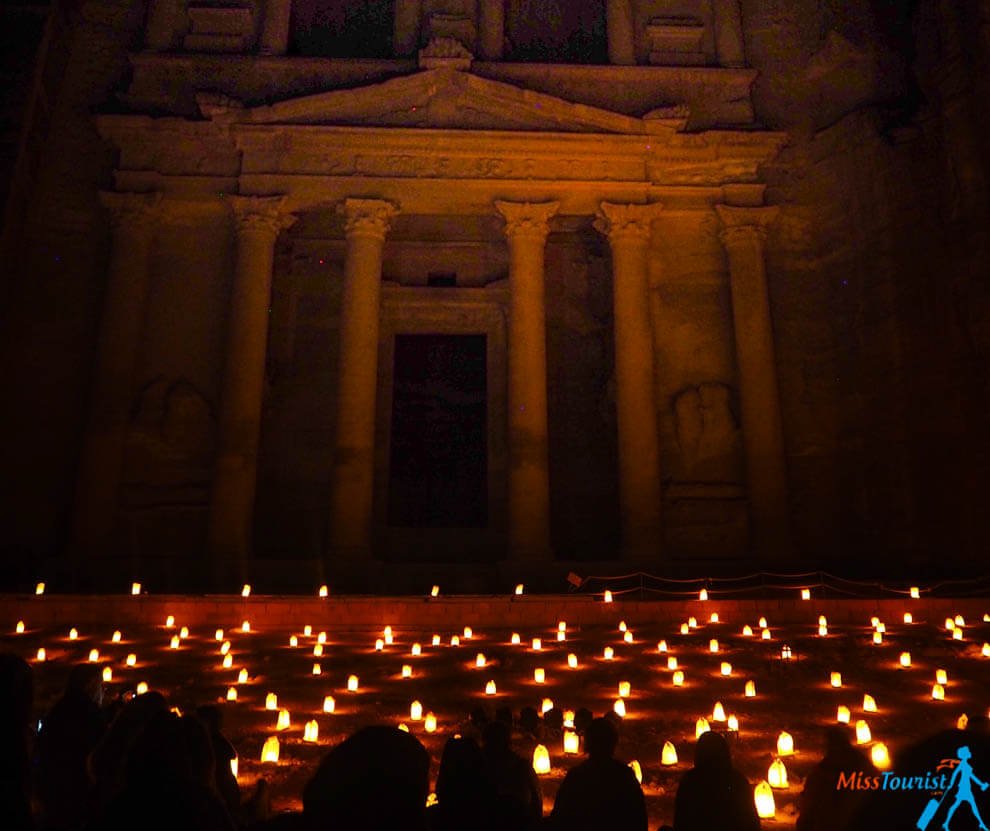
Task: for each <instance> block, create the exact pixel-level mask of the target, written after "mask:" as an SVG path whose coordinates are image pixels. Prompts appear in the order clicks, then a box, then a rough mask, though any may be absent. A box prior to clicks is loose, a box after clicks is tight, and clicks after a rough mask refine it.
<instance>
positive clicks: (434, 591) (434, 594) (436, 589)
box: [430, 586, 440, 597]
mask: <svg viewBox="0 0 990 831" xmlns="http://www.w3.org/2000/svg"><path fill="white" fill-rule="evenodd" d="M439 596H440V587H439V586H434V587H433V588H432V589H430V597H439Z"/></svg>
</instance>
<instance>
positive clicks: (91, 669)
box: [65, 664, 103, 705]
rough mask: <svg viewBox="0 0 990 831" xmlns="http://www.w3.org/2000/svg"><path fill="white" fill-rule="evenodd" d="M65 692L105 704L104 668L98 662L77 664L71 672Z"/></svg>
mask: <svg viewBox="0 0 990 831" xmlns="http://www.w3.org/2000/svg"><path fill="white" fill-rule="evenodd" d="M65 694H66V695H71V696H82V697H84V698H86V699H88V700H89V701H92V702H93V703H94V704H96V705H101V704H103V670H102V669H101V668H100V666H99V665H98V664H76V665H75V666H74V667H73V668H72V671H71V672H70V673H69V680H68V682H67V683H66V685H65Z"/></svg>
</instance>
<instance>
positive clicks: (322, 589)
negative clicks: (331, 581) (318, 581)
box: [319, 584, 330, 597]
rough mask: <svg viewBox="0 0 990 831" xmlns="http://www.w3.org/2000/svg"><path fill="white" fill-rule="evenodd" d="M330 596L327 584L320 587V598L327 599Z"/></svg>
mask: <svg viewBox="0 0 990 831" xmlns="http://www.w3.org/2000/svg"><path fill="white" fill-rule="evenodd" d="M329 594H330V588H329V587H328V586H326V585H325V584H324V585H322V586H320V591H319V595H320V597H327V596H328V595H329Z"/></svg>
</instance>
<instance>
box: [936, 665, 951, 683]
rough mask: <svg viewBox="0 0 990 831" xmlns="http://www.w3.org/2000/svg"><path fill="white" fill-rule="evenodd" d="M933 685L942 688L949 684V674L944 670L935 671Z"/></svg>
mask: <svg viewBox="0 0 990 831" xmlns="http://www.w3.org/2000/svg"><path fill="white" fill-rule="evenodd" d="M935 683H936V684H941V685H942V686H943V687H944V686H945V685H946V684H948V683H949V674H948V673H947V672H946V671H945V670H944V669H937V670H935Z"/></svg>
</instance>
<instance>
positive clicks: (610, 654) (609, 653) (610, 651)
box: [602, 646, 615, 661]
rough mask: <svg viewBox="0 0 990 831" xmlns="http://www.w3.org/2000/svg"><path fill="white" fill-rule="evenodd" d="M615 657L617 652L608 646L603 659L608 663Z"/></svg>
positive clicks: (603, 653) (603, 652)
mask: <svg viewBox="0 0 990 831" xmlns="http://www.w3.org/2000/svg"><path fill="white" fill-rule="evenodd" d="M614 655H615V650H614V649H612V647H611V646H606V647H605V649H603V650H602V657H603V658H604V659H605V660H606V661H611V660H612V658H613V657H614Z"/></svg>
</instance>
